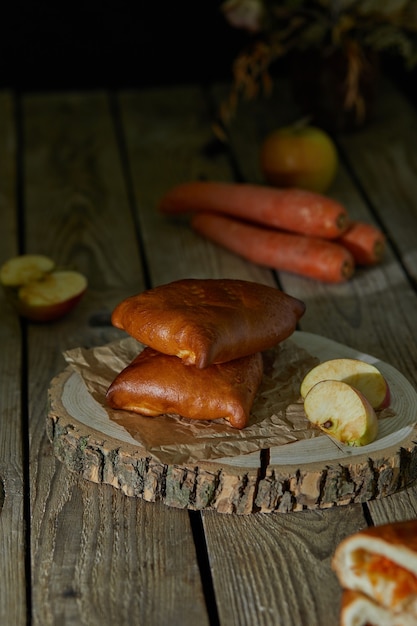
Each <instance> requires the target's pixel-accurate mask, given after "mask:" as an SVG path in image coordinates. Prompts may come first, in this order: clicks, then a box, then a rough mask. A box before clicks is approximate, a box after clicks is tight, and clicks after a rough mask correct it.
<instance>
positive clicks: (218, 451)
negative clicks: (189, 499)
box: [64, 337, 323, 464]
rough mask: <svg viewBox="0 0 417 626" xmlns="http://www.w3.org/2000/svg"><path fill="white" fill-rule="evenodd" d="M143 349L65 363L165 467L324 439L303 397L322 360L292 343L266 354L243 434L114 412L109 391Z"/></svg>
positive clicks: (101, 352) (223, 426)
mask: <svg viewBox="0 0 417 626" xmlns="http://www.w3.org/2000/svg"><path fill="white" fill-rule="evenodd" d="M143 347H144V346H143V345H141V344H140V343H138V342H137V341H136V340H135V339H133V338H131V337H127V338H125V339H122V340H119V341H115V342H112V343H110V344H107V345H105V346H100V347H95V348H90V349H85V348H81V347H80V348H75V349H73V350H69V351H67V352H65V353H64V357H65V359H66V361H67V363H68V364H70V366H71V368H73V369H74V370H75V371H77V372H78V373H79V375H80V376H81V377H82V378H83V380H84V382H85V384H86V386H87V389H88V391H89V393H91V395H92V396H93V397H94V399H95V400H96V401H97V402H99V404H101V405H102V406H103V407H104V409H105V410H106V411H107V414H108V416H109V418H110V419H111V420H113V421H115V422H117V423H118V424H120V425H122V426H123V427H124V428H126V430H127V431H128V432H129V433H130V435H131V436H132V437H133V438H134V439H135V440H136V441H138V443H140V444H141V445H142V446H143V447H144V448H145V449H146V450H147V452H149V453H150V454H151V455H153V456H154V457H156V458H157V459H159V460H160V461H161V462H163V463H167V464H184V463H187V462H196V461H199V460H209V459H216V458H221V457H233V456H238V455H242V454H247V453H249V452H254V451H256V450H261V449H263V448H269V447H271V446H276V445H285V444H288V443H291V442H294V441H299V440H301V439H310V438H312V437H317V436H322V435H323V433H322V432H321V431H320V430H318V429H317V428H314V427H313V426H311V424H310V422H309V421H308V420H307V419H306V417H305V414H304V410H303V403H302V401H301V398H300V393H299V389H300V383H301V380H302V378H303V377H304V375H305V374H306V373H307V371H308V370H310V369H311V368H312V367H314V365H316V364H317V363H318V359H317V358H316V357H313V356H311V355H310V354H309V353H308V352H307V351H306V350H304V349H302V348H300V347H299V346H297V345H296V344H295V343H293V342H292V341H291V339H287V340H286V341H284V342H283V343H281V344H279V345H278V346H277V347H275V348H273V349H271V350H269V351H266V352H265V353H264V354H263V357H264V376H263V380H262V383H261V386H260V389H259V391H258V394H257V396H256V398H255V402H254V404H253V407H252V412H251V419H250V423H249V425H248V426H247V427H246V428H244V429H242V430H238V429H235V428H233V427H231V426H230V425H229V423H228V422H227V421H226V420H215V421H197V420H189V419H186V418H182V417H180V416H178V415H161V416H158V417H146V416H143V415H138V414H137V413H133V412H130V411H117V410H113V409H111V408H110V407H108V406H107V404H106V391H107V389H108V387H109V386H110V384H111V383H112V382H113V380H114V378H115V377H116V376H117V374H119V372H120V371H121V370H122V369H123V368H124V367H126V366H127V365H128V364H129V363H130V362H131V361H132V360H133V359H134V358H135V357H136V356H137V355H138V354H139V352H140V351H141V350H142V349H143Z"/></svg>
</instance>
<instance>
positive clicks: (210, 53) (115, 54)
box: [0, 0, 417, 102]
mask: <svg viewBox="0 0 417 626" xmlns="http://www.w3.org/2000/svg"><path fill="white" fill-rule="evenodd" d="M6 2H7V5H6V7H5V6H4V5H5V4H6ZM6 2H3V3H2V4H3V7H2V8H1V9H0V89H5V88H11V89H14V90H16V91H40V90H60V89H99V88H103V87H104V88H110V89H111V88H124V87H126V88H129V87H133V88H137V87H145V86H154V85H166V84H170V83H174V82H175V83H189V82H192V83H195V82H200V83H205V82H210V81H212V80H230V79H231V77H232V69H231V68H232V62H233V59H234V58H235V56H236V54H237V53H238V51H239V50H240V49H241V48H242V47H243V45H244V44H245V43H247V42H248V40H249V38H248V35H247V34H246V33H244V32H242V31H239V30H236V29H234V28H232V27H231V26H229V25H228V23H227V22H226V20H225V19H224V17H223V15H222V13H221V11H220V6H221V3H222V0H165V1H164V0H159V1H158V0H148V1H147V2H145V1H144V0H136V2H134V1H133V0H117V1H116V0H101V1H99V0H85V1H84V2H77V0H74V1H73V2H71V3H69V2H65V1H64V2H60V0H55V1H53V0H30V2H29V1H27V2H24V1H23V0H6ZM383 70H384V71H385V72H386V73H388V74H389V75H390V76H391V77H392V78H394V80H395V81H396V82H397V83H398V84H399V85H400V86H401V87H402V88H403V89H404V90H405V91H406V92H407V94H408V95H409V96H411V98H412V99H413V101H414V102H417V99H416V91H417V90H416V89H415V86H416V84H417V70H415V71H413V72H412V73H410V72H406V71H405V70H404V67H403V64H402V63H401V62H400V61H399V60H398V59H395V58H389V59H388V61H385V60H384V63H383ZM274 71H275V72H278V73H282V72H285V71H286V66H285V62H282V63H281V64H278V66H277V67H275V69H274Z"/></svg>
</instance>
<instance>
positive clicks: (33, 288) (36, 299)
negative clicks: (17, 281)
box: [17, 270, 87, 322]
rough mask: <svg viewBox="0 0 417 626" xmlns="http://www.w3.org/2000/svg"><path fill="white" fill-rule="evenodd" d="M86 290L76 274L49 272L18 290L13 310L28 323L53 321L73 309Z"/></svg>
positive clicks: (80, 278)
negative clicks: (15, 309) (15, 306)
mask: <svg viewBox="0 0 417 626" xmlns="http://www.w3.org/2000/svg"><path fill="white" fill-rule="evenodd" d="M86 289H87V279H86V277H85V276H84V275H83V274H80V273H79V272H75V271H71V270H62V271H56V272H51V273H49V274H46V275H44V277H43V278H41V279H40V280H36V281H32V282H29V283H26V284H25V285H22V287H20V289H19V291H18V294H17V310H18V312H19V314H20V315H21V316H22V317H25V318H27V319H29V320H32V321H36V322H50V321H52V320H57V319H59V318H61V317H63V316H64V315H65V314H66V313H68V312H69V311H70V310H71V309H73V308H74V306H75V305H76V304H77V303H78V302H79V301H80V299H81V298H82V296H83V295H84V293H85V291H86Z"/></svg>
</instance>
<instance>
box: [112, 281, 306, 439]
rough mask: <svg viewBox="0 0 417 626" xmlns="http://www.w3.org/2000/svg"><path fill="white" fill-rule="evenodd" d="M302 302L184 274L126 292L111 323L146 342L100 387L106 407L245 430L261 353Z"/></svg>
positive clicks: (251, 285) (285, 330) (291, 326)
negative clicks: (104, 392) (220, 422)
mask: <svg viewBox="0 0 417 626" xmlns="http://www.w3.org/2000/svg"><path fill="white" fill-rule="evenodd" d="M304 312H305V304H304V303H303V302H301V301H300V300H298V299H297V298H294V297H292V296H290V295H288V294H286V293H284V292H282V291H280V290H279V289H276V288H274V287H269V286H266V285H262V284H259V283H255V282H250V281H244V280H235V279H193V278H189V279H183V280H178V281H175V282H172V283H168V284H165V285H160V286H158V287H155V288H153V289H149V290H147V291H144V292H142V293H140V294H138V295H134V296H131V297H129V298H127V299H125V300H123V301H122V302H121V303H120V304H118V305H117V307H116V308H115V310H114V311H113V314H112V323H113V325H114V326H115V327H117V328H120V329H122V330H124V331H125V332H127V333H128V334H129V335H131V336H132V337H134V338H135V339H136V340H137V341H139V342H140V343H141V344H143V345H144V346H145V348H144V349H143V350H141V351H140V352H139V354H138V355H137V356H136V358H135V359H134V360H133V361H132V362H131V363H130V364H129V365H128V366H127V367H126V368H125V369H123V370H122V371H121V372H120V373H119V374H118V376H117V377H116V378H115V380H114V381H113V382H112V384H111V385H110V387H109V389H108V391H107V402H108V404H109V405H110V406H111V407H112V408H113V409H123V410H128V411H133V412H136V413H140V414H142V415H147V416H157V415H161V414H177V415H180V416H182V417H186V418H189V419H197V420H214V419H219V418H224V419H226V420H227V421H228V422H229V423H230V425H231V426H232V427H235V428H239V429H240V428H244V427H245V426H247V424H248V422H249V416H250V411H251V408H252V405H253V401H254V399H255V396H256V393H257V391H258V389H259V386H260V383H261V380H262V374H263V358H262V352H263V351H265V350H267V349H269V348H272V347H273V346H276V345H277V344H279V343H280V342H282V341H283V340H284V339H287V338H288V337H289V336H290V335H291V334H292V333H293V332H294V330H295V328H296V325H297V322H298V320H299V319H300V318H301V316H302V315H303V314H304Z"/></svg>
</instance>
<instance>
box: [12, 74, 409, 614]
mask: <svg viewBox="0 0 417 626" xmlns="http://www.w3.org/2000/svg"><path fill="white" fill-rule="evenodd" d="M223 94H224V86H214V87H213V88H210V89H208V88H204V89H202V88H200V87H199V86H178V87H173V86H170V87H164V88H155V89H147V90H137V91H130V92H126V91H125V92H120V93H118V92H116V93H105V92H104V91H103V92H91V93H89V92H83V93H35V94H23V95H19V96H15V95H14V94H13V93H11V92H4V93H1V94H0V163H1V167H0V226H1V232H2V243H1V246H0V263H2V262H3V261H5V260H6V259H7V258H9V257H10V256H12V255H14V254H17V253H23V252H39V253H45V254H48V255H50V256H52V257H53V258H55V259H56V260H57V262H58V263H59V264H62V265H68V264H69V265H72V266H75V267H78V268H79V269H80V270H81V271H83V272H84V273H85V274H86V275H87V276H88V279H89V289H88V292H87V294H86V296H85V297H84V299H83V300H82V302H81V303H80V305H79V306H78V307H77V308H76V309H75V310H74V311H73V312H72V313H71V314H70V315H68V316H67V317H66V318H64V319H63V320H61V321H59V322H56V323H52V324H47V325H39V324H29V323H25V322H21V321H20V320H18V319H17V318H16V316H15V315H14V313H13V311H12V310H11V309H10V308H9V306H8V305H7V303H6V301H5V299H4V298H3V295H2V296H1V298H2V299H1V307H0V321H1V324H0V337H1V343H2V356H1V359H0V373H1V376H0V386H1V393H0V540H1V541H0V545H1V559H0V580H1V581H2V584H1V586H0V623H1V624H5V625H10V626H11V625H12V624H13V626H23V624H28V623H30V624H34V625H36V626H48V625H51V624H54V625H55V624H56V625H58V624H59V625H62V624H77V625H85V626H95V625H99V624H100V626H105V625H107V624H109V625H110V624H112V625H113V624H120V625H122V624H132V623H134V624H146V625H147V626H149V625H153V624H155V625H158V626H160V625H164V624H170V625H171V624H181V625H182V626H186V625H188V624H190V625H194V624H196V623H199V624H201V625H205V624H210V625H211V626H215V625H216V624H221V625H227V626H229V625H235V624H236V625H239V626H242V625H244V624H248V625H249V624H250V625H253V624H265V625H269V624H271V625H274V626H275V625H277V624H281V625H285V626H291V625H294V626H299V625H300V624H309V626H315V625H317V626H333V625H336V624H337V623H338V615H339V605H340V598H341V590H340V588H339V585H338V582H337V580H336V578H335V575H334V573H333V572H332V570H331V568H330V561H331V557H332V554H333V551H334V549H335V547H336V545H337V544H338V543H339V541H340V540H341V539H342V538H343V537H345V536H346V535H348V534H350V533H353V532H355V531H357V530H359V529H360V528H363V527H364V526H367V525H371V524H380V523H383V522H386V521H395V520H403V519H409V518H414V517H416V516H417V490H416V487H415V486H414V485H411V486H410V487H409V488H407V489H405V490H402V491H399V492H398V493H395V494H394V495H391V496H388V497H385V498H381V499H375V500H372V501H369V502H366V503H363V504H351V505H346V506H340V507H334V508H326V509H319V510H302V511H297V512H290V513H285V514H284V513H267V514H264V513H255V514H252V515H235V514H231V515H225V514H221V513H218V512H216V511H210V510H206V511H204V510H203V511H191V510H187V509H178V508H171V507H168V506H166V505H165V504H163V503H162V502H152V503H149V502H146V501H144V500H142V499H140V498H132V497H127V496H125V495H123V493H122V492H121V491H120V490H118V489H114V488H113V487H112V486H110V485H106V484H95V483H92V482H89V481H86V480H84V479H83V478H82V477H80V476H79V475H78V474H77V473H76V472H70V471H69V470H68V468H67V467H66V466H65V464H63V463H61V462H60V461H59V460H57V458H56V457H55V455H54V454H53V450H52V446H51V443H50V441H49V440H48V437H47V435H46V428H45V424H46V415H47V413H48V389H49V385H50V381H51V380H52V378H53V377H54V376H56V375H57V374H58V373H59V372H61V371H62V370H63V368H64V367H65V361H64V358H63V354H62V353H63V352H64V351H65V350H68V349H71V348H75V347H78V346H83V347H88V348H89V347H93V346H101V345H104V344H106V343H108V342H110V341H112V340H114V339H118V338H120V337H121V336H122V334H121V333H120V332H119V331H117V330H116V329H114V328H113V327H112V326H111V324H110V313H111V311H112V309H113V307H114V306H115V305H116V303H117V302H119V301H120V300H121V299H123V298H124V297H126V296H128V295H130V294H132V293H136V292H139V291H141V290H143V289H145V288H148V287H151V286H154V285H158V284H162V283H166V282H169V281H172V280H176V279H179V278H183V277H201V278H202V277H213V278H218V277H230V278H244V279H249V280H254V281H258V282H262V283H265V284H270V285H277V286H280V287H281V288H282V289H284V290H285V291H287V292H288V293H290V294H292V295H294V296H296V297H299V298H300V299H302V300H304V302H306V305H307V312H306V314H305V316H304V318H303V319H302V321H301V324H300V329H301V330H304V331H308V332H310V333H316V334H318V335H322V336H325V337H327V338H329V339H333V340H336V341H338V342H340V343H343V344H346V345H348V346H350V347H352V348H355V349H356V350H359V351H361V352H364V353H368V354H371V355H373V356H375V357H376V358H379V359H381V360H383V361H385V362H387V363H389V364H391V365H392V366H394V367H395V368H397V369H398V370H399V371H400V372H401V373H402V374H403V375H404V376H405V377H406V378H407V379H408V381H409V382H410V383H411V384H412V385H413V386H414V387H417V367H416V366H417V331H416V309H417V296H416V279H417V269H416V268H417V247H416V242H417V202H416V198H417V179H416V176H415V173H416V164H417V153H416V148H415V146H416V145H417V112H416V110H415V109H414V108H413V107H412V105H411V104H410V103H409V102H407V101H406V100H405V99H404V97H403V96H402V95H401V94H400V93H398V92H397V91H396V90H395V89H394V88H393V86H392V85H391V84H390V83H389V82H386V83H383V85H382V87H381V93H380V98H379V101H378V108H377V115H376V119H375V120H374V121H373V123H372V124H371V125H369V126H368V127H367V128H365V129H363V130H361V131H360V132H357V133H354V134H350V135H340V136H338V137H336V140H337V143H338V147H339V150H340V155H341V167H340V170H339V173H338V176H337V179H336V181H335V183H334V185H333V187H332V189H331V191H330V194H331V195H332V196H334V197H335V198H337V199H339V200H341V201H342V202H343V203H344V204H345V205H346V207H347V208H348V210H349V212H350V214H351V215H352V216H353V217H356V218H361V219H366V220H368V221H370V222H375V223H377V224H379V226H380V227H382V229H383V230H384V231H385V232H386V234H387V237H388V244H389V245H388V250H387V254H386V257H385V260H384V262H383V263H382V264H381V265H380V266H378V267H375V268H373V269H366V270H359V271H357V273H356V275H355V277H354V278H353V279H352V280H351V281H349V282H348V283H346V284H344V285H337V286H335V285H325V284H322V283H318V282H314V281H312V280H308V279H305V278H301V277H298V276H294V275H290V274H286V273H279V274H278V273H274V272H271V271H269V270H268V269H265V268H260V267H257V266H255V265H252V264H250V263H247V262H245V261H243V260H242V259H240V258H238V257H236V256H234V255H232V254H230V253H228V252H226V251H224V250H221V249H219V248H217V247H216V246H214V245H212V244H210V243H208V242H206V241H203V240H202V239H201V238H199V237H197V236H196V235H195V234H193V233H192V232H191V230H190V228H189V226H188V223H187V222H186V221H185V220H169V219H166V218H164V217H163V216H161V215H160V214H158V213H157V212H156V211H155V207H156V204H157V202H158V199H159V198H160V196H161V195H162V193H163V192H164V191H166V190H167V189H168V188H169V187H170V186H172V185H174V184H176V183H178V182H182V181H187V180H193V179H208V180H210V179H216V180H225V181H229V180H236V179H238V180H246V181H251V182H261V174H260V171H259V164H258V160H257V156H258V148H259V145H260V141H261V139H262V137H263V136H264V134H265V133H266V132H268V131H269V130H272V128H274V127H276V126H279V125H281V124H283V123H287V122H288V121H293V119H294V117H295V114H296V112H295V111H294V107H293V105H292V103H291V98H290V96H289V94H288V91H287V88H286V85H285V84H284V83H283V84H282V85H281V84H280V85H279V86H278V88H277V89H276V91H275V95H274V96H273V98H272V99H271V100H269V101H266V102H265V101H260V102H255V103H247V104H245V105H243V106H242V108H241V109H240V111H239V114H238V117H237V119H236V120H235V122H234V124H233V126H232V129H231V135H230V141H229V143H228V144H227V145H224V146H219V144H216V142H214V141H213V133H212V127H211V121H212V111H213V107H215V106H216V105H217V104H218V102H219V101H220V98H221V97H222V95H223Z"/></svg>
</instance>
